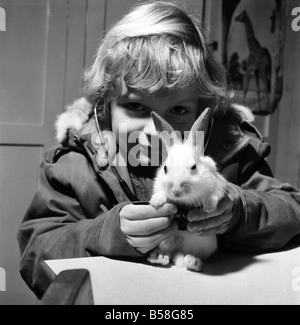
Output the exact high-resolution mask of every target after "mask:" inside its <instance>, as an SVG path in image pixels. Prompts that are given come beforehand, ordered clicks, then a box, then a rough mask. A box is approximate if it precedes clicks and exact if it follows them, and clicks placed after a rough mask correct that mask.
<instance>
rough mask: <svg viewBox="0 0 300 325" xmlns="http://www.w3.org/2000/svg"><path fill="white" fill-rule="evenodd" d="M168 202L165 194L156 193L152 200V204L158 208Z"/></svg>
mask: <svg viewBox="0 0 300 325" xmlns="http://www.w3.org/2000/svg"><path fill="white" fill-rule="evenodd" d="M165 203H167V197H166V196H165V195H164V194H154V195H153V196H152V198H151V200H150V204H151V205H152V206H153V207H154V208H156V209H158V208H160V207H161V206H163V205H164V204H165Z"/></svg>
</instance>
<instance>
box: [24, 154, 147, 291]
mask: <svg viewBox="0 0 300 325" xmlns="http://www.w3.org/2000/svg"><path fill="white" fill-rule="evenodd" d="M78 156H79V155H78ZM83 159H84V158H83ZM83 166H84V165H82V164H81V168H84V167H83ZM76 167H78V168H79V166H76ZM70 169H72V166H70ZM81 172H82V170H81ZM77 174H79V175H80V173H78V170H77ZM91 175H92V174H91ZM93 177H94V175H93ZM62 178H63V176H62V174H61V173H60V172H59V168H58V166H56V164H48V163H43V164H42V166H41V168H40V171H39V176H38V184H39V185H38V189H37V192H36V194H35V196H34V198H33V201H32V203H31V205H30V207H29V209H28V211H27V213H26V215H25V217H24V220H23V222H22V225H21V227H20V229H19V232H18V241H19V246H20V251H21V254H22V260H21V266H20V271H21V274H22V277H23V278H24V280H25V281H26V283H27V284H28V285H29V287H30V288H31V289H32V290H33V291H34V292H35V293H36V295H37V296H38V297H41V295H42V294H43V292H44V291H45V289H46V287H45V286H46V285H47V283H46V282H45V279H44V274H43V269H42V262H43V261H44V260H47V259H61V258H75V257H87V256H97V255H105V256H127V257H131V256H132V257H136V256H142V255H141V254H139V253H138V252H137V251H136V250H135V249H133V248H132V247H131V246H130V245H129V243H128V241H127V240H126V238H125V236H124V234H123V233H122V231H121V229H120V221H119V211H120V209H121V208H122V207H123V206H124V205H126V204H128V202H124V203H120V204H117V205H115V206H114V207H113V208H112V209H110V210H109V211H107V212H101V209H100V208H99V206H100V204H101V193H100V191H101V188H99V183H98V182H96V181H94V182H93V183H90V179H89V176H88V173H87V175H86V177H83V178H82V180H81V183H80V184H79V183H78V181H77V180H76V176H74V178H75V180H74V182H73V184H72V185H70V184H67V182H66V181H65V180H63V179H62ZM74 183H77V186H78V187H81V192H82V195H84V196H85V197H81V198H79V197H78V195H77V193H76V189H75V187H74ZM88 186H90V187H89V188H88ZM94 192H95V194H93V193H94ZM93 195H94V196H93ZM91 196H92V197H91ZM84 201H86V202H84ZM89 202H90V203H91V204H89ZM93 204H94V205H95V206H97V207H98V209H96V208H93V207H91V206H90V205H93ZM89 209H90V210H89ZM93 211H94V212H93ZM93 213H94V215H93Z"/></svg>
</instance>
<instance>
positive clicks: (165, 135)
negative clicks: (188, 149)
mask: <svg viewBox="0 0 300 325" xmlns="http://www.w3.org/2000/svg"><path fill="white" fill-rule="evenodd" d="M151 117H152V120H153V122H154V125H155V129H156V131H157V132H158V135H159V137H160V138H161V139H162V141H163V144H164V145H165V146H166V149H167V151H169V149H170V147H172V145H173V144H175V143H182V136H181V133H180V132H179V131H175V130H174V129H173V128H172V126H171V125H170V124H169V123H168V122H167V121H165V120H164V119H163V118H162V117H161V116H159V115H158V114H157V113H155V112H152V113H151Z"/></svg>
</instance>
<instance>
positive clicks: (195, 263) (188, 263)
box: [183, 254, 203, 272]
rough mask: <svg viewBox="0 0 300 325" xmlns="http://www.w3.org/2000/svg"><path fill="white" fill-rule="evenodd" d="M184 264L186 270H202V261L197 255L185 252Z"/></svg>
mask: <svg viewBox="0 0 300 325" xmlns="http://www.w3.org/2000/svg"><path fill="white" fill-rule="evenodd" d="M183 261H184V265H185V267H186V268H187V269H188V270H193V271H197V272H201V271H202V270H203V262H202V261H201V259H200V258H199V257H195V256H193V255H190V254H187V255H185V257H184V260H183Z"/></svg>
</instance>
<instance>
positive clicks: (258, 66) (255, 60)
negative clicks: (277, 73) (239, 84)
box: [235, 10, 272, 111]
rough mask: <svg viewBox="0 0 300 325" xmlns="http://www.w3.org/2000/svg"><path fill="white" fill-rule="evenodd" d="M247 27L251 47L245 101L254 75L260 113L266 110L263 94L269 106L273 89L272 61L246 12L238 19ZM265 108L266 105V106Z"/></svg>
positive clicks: (247, 37)
mask: <svg viewBox="0 0 300 325" xmlns="http://www.w3.org/2000/svg"><path fill="white" fill-rule="evenodd" d="M235 20H236V21H238V22H241V23H243V24H244V26H245V32H246V39H247V43H248V47H249V56H248V59H247V70H246V74H245V83H244V94H243V101H244V103H245V102H246V96H247V92H248V87H249V82H250V78H251V75H252V74H254V76H255V81H256V92H257V97H258V107H259V110H260V111H264V110H265V109H264V108H263V106H262V103H261V93H264V94H265V98H267V101H268V102H267V104H269V92H270V87H271V71H272V69H271V66H272V59H271V55H270V53H269V51H268V49H267V48H265V47H262V46H261V45H260V43H259V41H258V40H257V38H256V37H255V34H254V30H253V26H252V22H251V20H250V18H249V16H248V13H247V11H246V10H244V11H242V12H241V13H240V14H239V15H238V16H237V17H236V18H235ZM264 106H265V105H264Z"/></svg>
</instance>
